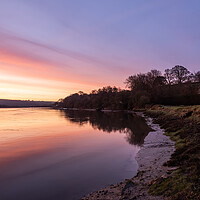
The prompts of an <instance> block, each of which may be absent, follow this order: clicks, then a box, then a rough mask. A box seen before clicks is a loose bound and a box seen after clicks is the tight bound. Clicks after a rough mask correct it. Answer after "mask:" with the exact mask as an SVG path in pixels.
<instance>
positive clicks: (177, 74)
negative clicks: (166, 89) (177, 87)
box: [171, 65, 191, 84]
mask: <svg viewBox="0 0 200 200" xmlns="http://www.w3.org/2000/svg"><path fill="white" fill-rule="evenodd" d="M171 74H172V76H173V79H174V80H173V81H174V82H175V83H178V84H180V83H184V82H186V81H187V80H188V77H189V76H190V75H191V73H190V71H189V70H188V69H186V68H185V67H183V66H180V65H176V66H175V67H173V68H172V69H171Z"/></svg>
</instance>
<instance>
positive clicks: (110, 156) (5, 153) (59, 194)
mask: <svg viewBox="0 0 200 200" xmlns="http://www.w3.org/2000/svg"><path fill="white" fill-rule="evenodd" d="M149 130H150V128H149V127H148V126H147V125H146V123H145V120H144V119H143V118H141V117H139V116H136V115H134V114H127V113H119V112H116V113H101V112H88V111H72V110H66V111H59V110H54V109H46V108H24V109H22V108H17V109H0V146H1V149H0V200H1V199H2V200H4V199H5V200H16V199H28V200H35V199H39V200H46V199H48V200H55V199H59V200H66V199H69V200H77V199H79V198H80V197H82V196H83V195H85V194H88V193H90V192H92V191H95V190H97V189H100V188H103V187H105V186H107V185H109V184H114V183H118V182H120V181H123V180H124V179H126V178H131V177H133V176H135V175H136V173H137V169H138V165H137V161H136V160H135V156H136V154H137V152H138V151H139V149H140V147H139V145H141V144H142V143H143V141H144V138H145V136H146V135H147V133H148V131H149ZM108 133H109V134H108ZM124 138H126V140H125V139H124ZM127 141H128V142H127ZM129 143H130V144H131V145H130V144H129Z"/></svg>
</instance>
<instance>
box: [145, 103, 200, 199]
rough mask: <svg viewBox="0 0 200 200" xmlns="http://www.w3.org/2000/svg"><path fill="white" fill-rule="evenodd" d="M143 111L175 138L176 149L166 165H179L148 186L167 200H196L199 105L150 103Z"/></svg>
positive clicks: (199, 165)
mask: <svg viewBox="0 0 200 200" xmlns="http://www.w3.org/2000/svg"><path fill="white" fill-rule="evenodd" d="M188 113H190V114H189V115H187V114H188ZM146 114H148V115H150V116H151V117H153V118H154V121H155V122H156V123H159V124H160V126H161V127H162V128H163V129H164V130H165V134H166V135H168V136H170V138H171V140H173V141H175V148H176V150H175V152H174V153H173V154H172V156H171V159H170V160H169V161H168V162H167V163H165V165H167V166H171V167H174V166H176V167H178V169H177V170H176V171H175V172H174V173H173V174H172V176H170V177H168V178H159V179H158V180H157V181H156V182H155V184H153V185H151V186H150V192H151V193H152V194H154V195H161V194H162V195H164V196H166V197H168V199H170V200H179V199H180V200H186V199H193V200H197V199H198V200H199V199H200V106H174V107H172V106H153V107H152V108H150V109H148V110H147V112H146Z"/></svg>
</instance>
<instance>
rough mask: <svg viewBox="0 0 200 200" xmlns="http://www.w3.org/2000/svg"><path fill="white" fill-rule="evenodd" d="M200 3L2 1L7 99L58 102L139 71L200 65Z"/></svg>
mask: <svg viewBox="0 0 200 200" xmlns="http://www.w3.org/2000/svg"><path fill="white" fill-rule="evenodd" d="M199 18H200V2H199V1H198V0H192V1H186V0H169V1H164V0H161V1H160V0H149V1H144V0H140V1H139V0H138V1H132V0H127V1H119V0H110V1H107V0H101V1H93V0H84V1H81V0H76V1H64V0H58V1H54V0H35V1H31V0H18V1H15V0H9V1H3V0H1V1H0V84H1V87H0V98H14V99H46V100H57V99H58V98H60V97H64V96H66V95H68V94H70V93H73V92H77V91H79V90H84V91H86V92H88V91H90V90H92V89H95V88H98V87H102V86H105V85H112V86H113V85H116V86H121V87H124V84H123V82H124V80H125V79H126V78H127V77H128V76H129V75H131V74H133V73H138V72H146V71H148V70H150V69H152V68H158V69H160V70H162V71H163V70H164V69H165V68H169V67H173V66H174V65H176V64H180V65H184V66H186V67H188V68H189V69H190V70H191V71H192V72H194V71H197V70H198V69H199V66H198V64H199V61H200V58H199V52H200V45H199V43H200V40H199V39H200V38H199V36H200V25H199Z"/></svg>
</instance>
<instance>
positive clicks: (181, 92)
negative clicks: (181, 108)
mask: <svg viewBox="0 0 200 200" xmlns="http://www.w3.org/2000/svg"><path fill="white" fill-rule="evenodd" d="M125 84H126V87H127V88H128V89H129V90H122V89H120V88H116V87H110V86H107V87H103V88H102V89H98V90H93V91H92V92H91V93H89V94H86V93H83V92H82V91H80V92H78V93H75V94H72V95H70V96H68V97H66V98H64V99H60V100H59V101H58V102H57V103H56V107H62V108H80V109H81V108H93V109H97V110H101V109H111V110H114V109H117V110H129V109H133V108H136V107H144V106H145V105H147V104H155V103H156V104H167V105H180V104H186V105H190V104H191V105H192V104H200V71H199V72H197V73H194V74H193V73H191V72H190V71H189V70H188V69H187V68H185V67H183V66H180V65H176V66H175V67H173V68H171V69H166V70H165V73H164V74H162V73H161V72H160V71H159V70H151V71H150V72H148V73H139V74H136V75H132V76H129V77H128V78H127V79H126V81H125Z"/></svg>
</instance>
